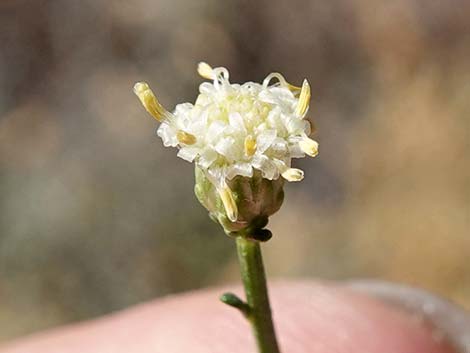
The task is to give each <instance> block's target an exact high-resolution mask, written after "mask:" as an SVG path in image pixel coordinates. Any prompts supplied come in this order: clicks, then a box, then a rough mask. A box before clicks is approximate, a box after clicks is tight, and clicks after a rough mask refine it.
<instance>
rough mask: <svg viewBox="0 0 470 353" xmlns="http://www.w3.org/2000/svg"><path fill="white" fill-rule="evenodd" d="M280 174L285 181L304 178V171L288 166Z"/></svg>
mask: <svg viewBox="0 0 470 353" xmlns="http://www.w3.org/2000/svg"><path fill="white" fill-rule="evenodd" d="M281 175H282V177H283V178H284V179H286V180H287V181H301V180H302V179H303V178H304V171H303V170H301V169H297V168H288V169H286V170H285V171H284V172H283V173H282V174H281Z"/></svg>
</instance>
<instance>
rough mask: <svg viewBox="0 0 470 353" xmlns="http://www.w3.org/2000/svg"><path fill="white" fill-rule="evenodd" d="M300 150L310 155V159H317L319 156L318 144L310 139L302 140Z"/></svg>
mask: <svg viewBox="0 0 470 353" xmlns="http://www.w3.org/2000/svg"><path fill="white" fill-rule="evenodd" d="M299 146H300V149H301V150H302V151H303V152H304V153H306V154H308V155H309V156H310V157H316V156H317V155H318V142H317V141H315V140H312V139H310V138H308V137H306V138H304V139H302V140H300V142H299Z"/></svg>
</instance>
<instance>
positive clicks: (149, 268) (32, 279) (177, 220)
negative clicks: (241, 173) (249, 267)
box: [0, 0, 470, 340]
mask: <svg viewBox="0 0 470 353" xmlns="http://www.w3.org/2000/svg"><path fill="white" fill-rule="evenodd" d="M469 18H470V2H468V1H465V0H462V1H459V0H452V1H425V0H397V1H372V0H353V1H347V0H333V1H320V0H311V1H301V0H291V1H282V0H260V1H248V0H244V1H235V0H227V1H217V0H203V1H190V0H185V1H174V0H136V1H124V0H119V1H118V0H116V1H112V2H111V1H105V0H82V1H69V0H62V1H60V0H36V1H27V0H3V1H1V2H0V327H1V329H0V340H7V339H11V338H14V337H17V336H19V335H22V334H26V333H30V332H34V331H37V330H41V329H45V328H48V327H52V326H55V325H60V324H64V323H69V322H74V321H78V320H84V319H88V318H92V317H96V316H99V315H102V314H105V313H108V312H111V311H114V310H118V309H121V308H125V307H127V306H130V305H132V304H135V303H139V302H142V301H145V300H149V299H151V298H155V297H159V296H163V295H166V294H169V293H176V292H181V291H185V290H190V289H196V288H200V287H205V286H211V285H216V284H220V283H229V282H238V281H239V275H238V267H237V263H236V257H235V249H234V243H233V241H232V240H231V239H229V238H228V237H226V236H225V235H224V234H223V233H222V231H221V229H220V228H219V227H218V226H217V225H216V224H214V223H212V222H211V221H210V220H209V217H208V216H207V213H206V211H205V210H204V209H203V208H202V206H200V205H199V204H198V202H197V201H196V198H195V196H194V194H193V166H192V165H191V164H189V163H187V162H184V161H183V160H181V159H178V158H176V151H175V150H173V149H168V148H164V147H163V145H162V143H161V140H160V139H159V138H157V137H156V136H155V129H156V127H157V124H156V122H155V121H154V120H153V119H152V118H151V117H150V116H149V115H148V114H146V113H145V111H144V110H143V108H142V106H141V105H140V103H139V102H138V100H137V98H136V97H135V96H134V94H133V93H132V86H133V84H134V82H136V81H139V80H146V81H148V82H149V83H150V84H151V86H152V87H153V88H154V90H155V92H156V93H157V95H158V97H159V98H160V100H161V101H162V102H163V104H164V105H165V106H166V107H168V108H169V109H171V108H172V107H174V105H175V104H177V103H179V102H185V101H194V100H195V97H196V96H197V89H198V85H199V84H200V83H201V82H202V81H201V79H200V78H199V77H198V76H197V74H196V64H197V63H198V62H199V61H201V60H204V61H207V62H208V63H210V64H211V65H213V66H222V65H223V66H226V67H227V68H229V70H230V71H231V78H232V79H233V81H235V82H243V81H248V80H253V81H258V82H259V81H261V80H262V79H263V78H264V77H265V76H266V75H267V74H268V73H269V72H271V71H279V72H282V73H283V74H285V76H286V78H287V79H288V81H290V82H292V83H294V84H300V83H301V82H302V79H303V78H304V77H307V78H308V79H309V81H310V83H311V86H312V97H313V99H312V105H311V108H310V113H309V114H310V118H311V119H312V120H313V121H314V122H315V123H316V125H317V128H318V133H317V134H316V135H315V139H316V140H318V141H319V142H320V155H319V157H317V158H315V159H308V158H307V159H303V160H298V161H297V164H296V165H297V166H300V167H301V168H302V169H305V170H306V178H305V180H304V181H303V182H302V183H298V184H289V185H287V186H286V200H285V204H284V207H283V209H282V210H281V212H279V213H278V214H277V215H275V216H274V217H272V220H271V223H270V229H271V230H272V231H273V233H274V238H273V239H272V241H270V242H269V243H268V244H266V245H265V247H264V248H265V260H266V262H267V269H268V273H269V277H270V278H271V279H273V278H280V277H284V278H295V277H316V278H324V279H349V278H356V277H372V278H380V279H386V280H392V281H399V282H403V283H407V284H411V285H416V286H420V287H423V288H426V289H429V290H432V291H435V292H437V293H439V294H442V295H444V296H446V297H448V298H450V299H452V300H454V301H456V302H457V303H460V304H461V305H463V306H465V307H467V308H470V262H469V259H470V234H469V231H468V229H469V227H470V188H469V186H470V163H469V162H470V161H469V158H468V150H469V147H470V146H469V132H470V126H469V125H470V123H469V115H470V103H469V100H470V60H469V57H470V26H469ZM214 305H217V304H216V298H214Z"/></svg>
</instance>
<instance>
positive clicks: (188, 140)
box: [176, 130, 196, 145]
mask: <svg viewBox="0 0 470 353" xmlns="http://www.w3.org/2000/svg"><path fill="white" fill-rule="evenodd" d="M176 138H177V139H178V141H179V143H183V144H185V145H194V144H195V143H196V136H194V135H191V134H190V133H187V132H184V131H183V130H178V132H177V133H176Z"/></svg>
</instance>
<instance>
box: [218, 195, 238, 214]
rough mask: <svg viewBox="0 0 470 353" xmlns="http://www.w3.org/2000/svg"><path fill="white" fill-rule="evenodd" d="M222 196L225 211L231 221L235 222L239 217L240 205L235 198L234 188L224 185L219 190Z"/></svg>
mask: <svg viewBox="0 0 470 353" xmlns="http://www.w3.org/2000/svg"><path fill="white" fill-rule="evenodd" d="M218 191H219V195H220V198H221V199H222V203H223V204H224V208H225V212H226V213H227V217H228V219H229V220H230V221H232V222H235V221H236V220H237V218H238V207H237V204H236V203H235V200H234V198H233V194H232V190H230V188H229V187H228V186H224V187H222V188H220V189H219V190H218Z"/></svg>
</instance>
